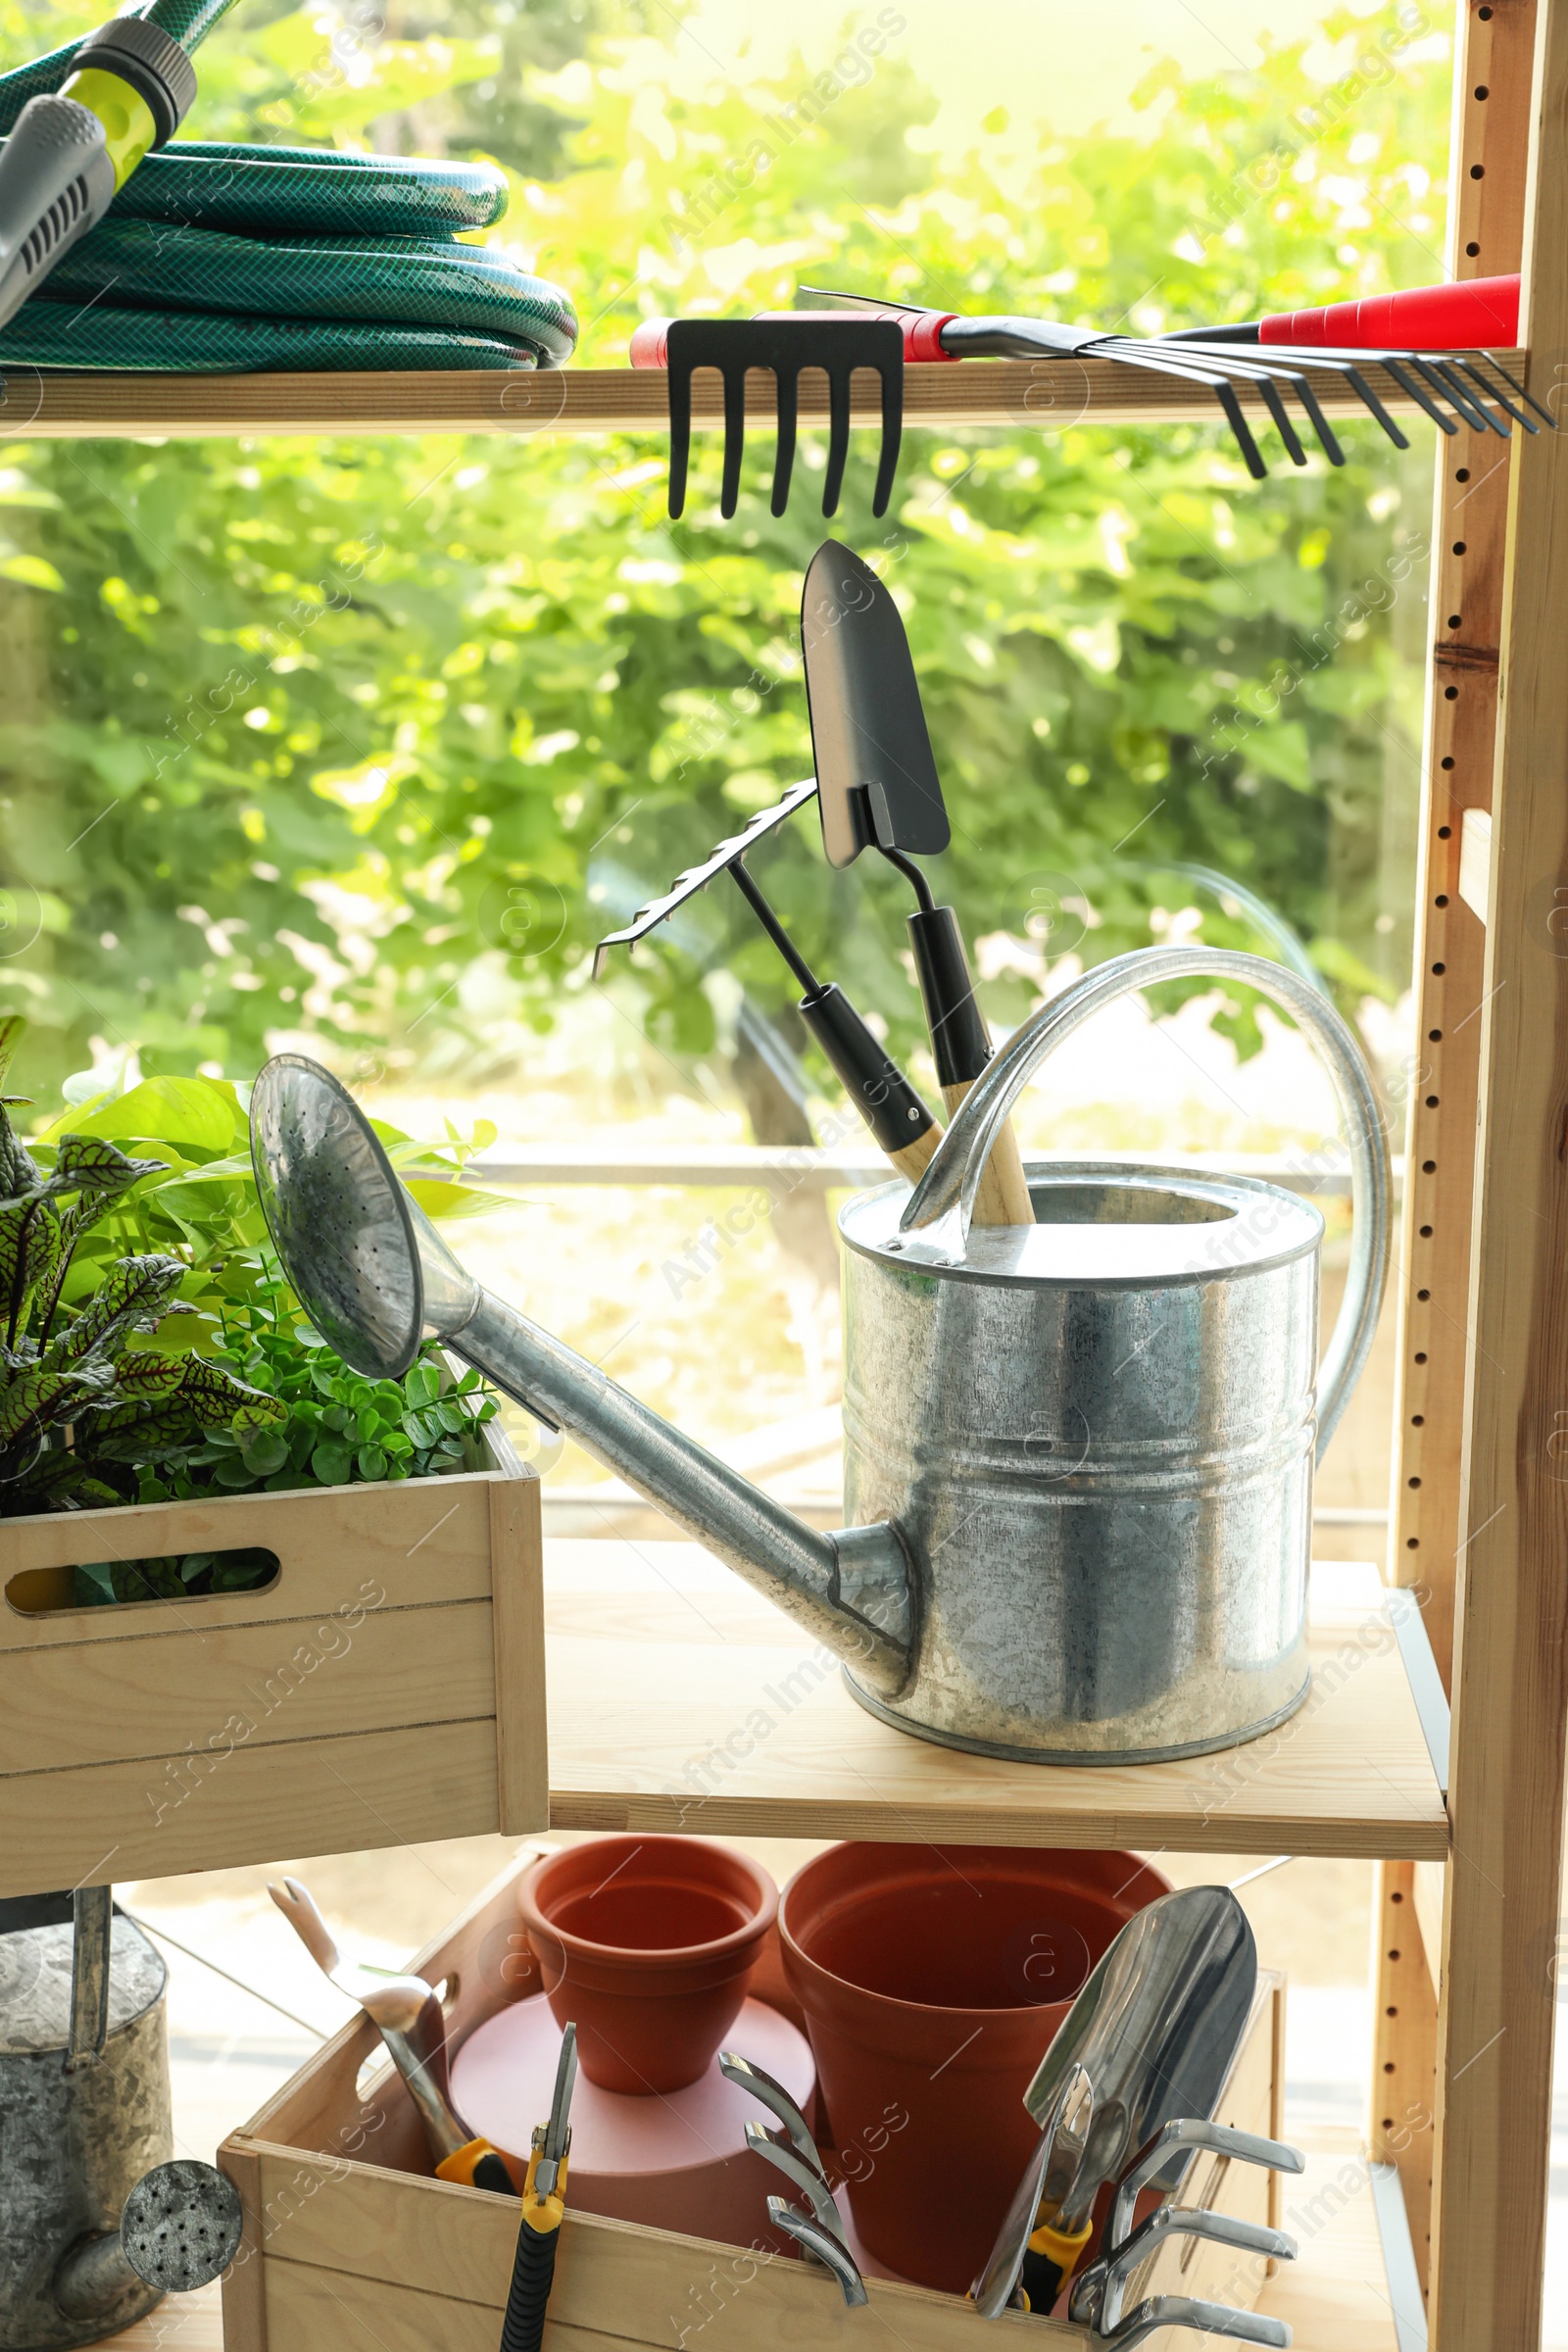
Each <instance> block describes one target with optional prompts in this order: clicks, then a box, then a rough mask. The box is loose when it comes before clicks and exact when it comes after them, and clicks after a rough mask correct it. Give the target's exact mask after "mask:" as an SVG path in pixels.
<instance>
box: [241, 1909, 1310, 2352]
mask: <svg viewBox="0 0 1568 2352" xmlns="http://www.w3.org/2000/svg"><path fill="white" fill-rule="evenodd" d="M515 1878H516V1872H515V1871H512V1872H508V1873H507V1874H506V1875H505V1876H504V1877H503V1878H502V1879H501V1880H499V1881H498V1882H497V1883H496V1885H495V1886H494V1887H491V1888H490V1889H489V1890H488V1891H487V1893H485V1894H484V1895H482V1896H481V1897H480V1898H479V1900H478V1902H477V1903H475V1905H474V1906H473V1908H472V1909H471V1910H470V1911H469V1912H468V1913H467V1914H466V1917H465V1918H464V1919H462V1920H460V1921H459V1922H458V1924H457V1926H456V1927H455V1928H453V1929H452V1930H451V1931H450V1932H449V1933H448V1934H447V1935H446V1936H442V1937H439V1938H438V1939H437V1941H436V1942H435V1943H434V1944H432V1945H431V1947H430V1948H429V1950H428V1951H426V1952H425V1953H423V1954H421V1955H420V1957H419V1959H418V1960H417V1961H416V1962H415V1964H414V1965H415V1968H416V1970H417V1973H418V1974H419V1975H421V1976H423V1977H424V1978H425V1979H426V1980H427V1981H428V1982H429V1983H430V1984H431V1985H438V1986H442V1987H443V2000H444V2003H445V2006H446V2009H447V2014H448V2021H449V2029H450V2034H451V2039H452V2043H453V2046H454V2047H456V2046H458V2045H459V2044H461V2043H462V2041H463V2040H464V2039H465V2037H466V2035H467V2034H470V2033H471V2032H472V2031H473V2029H474V2027H475V2026H477V2025H479V2024H481V2023H482V2022H483V2020H484V2019H485V2018H487V2017H489V2016H491V2015H493V2014H494V2012H495V2011H496V2010H497V2009H498V2008H500V2007H501V2006H503V2005H504V2004H505V2003H506V2002H507V2001H508V2000H510V1999H514V1998H516V1997H517V1996H518V1995H519V1994H521V1993H526V1992H530V1991H534V1990H537V1989H538V1988H539V1980H538V1976H537V1972H536V1968H535V1964H534V1962H533V1959H532V1955H531V1953H530V1952H529V1950H528V1946H527V1941H526V1938H525V1937H524V1936H523V1935H522V1932H521V1925H520V1922H519V1920H518V1917H517V1909H516V1889H515ZM769 1973H770V1972H769V1969H768V1963H767V1962H766V1961H765V1960H764V1963H763V1968H762V1970H761V1971H760V1977H763V1976H766V1975H768V1974H769ZM780 1985H781V1981H780ZM753 1990H754V1992H756V1993H757V1994H759V1995H760V1997H761V1998H763V1999H769V1998H772V1997H773V1985H772V1984H770V1983H766V1982H760V1981H754V1985H753ZM1283 1994H1284V1987H1283V1983H1282V1980H1280V1979H1279V1978H1277V1977H1265V1978H1264V1979H1263V1980H1262V1982H1261V1985H1260V1991H1259V1998H1258V2001H1257V2005H1256V2007H1255V2009H1254V2012H1253V2017H1252V2026H1251V2032H1250V2036H1249V2038H1248V2041H1247V2044H1246V2047H1245V2048H1244V2050H1243V2052H1242V2055H1241V2057H1240V2059H1239V2060H1238V2062H1237V2065H1236V2067H1235V2069H1234V2070H1233V2073H1232V2077H1231V2081H1230V2082H1229V2084H1228V2085H1227V2088H1226V2092H1225V2096H1224V2098H1223V2100H1222V2103H1221V2105H1220V2108H1219V2111H1218V2112H1219V2117H1220V2120H1221V2121H1222V2122H1225V2123H1231V2124H1235V2125H1236V2126H1238V2127H1239V2128H1240V2129H1241V2130H1243V2131H1255V2132H1263V2133H1267V2134H1269V2135H1270V2136H1277V2135H1278V2132H1277V2126H1278V2120H1279V2101H1280V2082H1281V2080H1282V2063H1281V2062H1282V2055H1283ZM786 1997H787V1996H786ZM376 2047H377V2045H376V2037H375V2033H374V2029H373V2028H372V2027H370V2026H369V2025H368V2022H365V2021H361V2022H359V2023H356V2024H354V2025H351V2026H348V2027H346V2028H345V2029H344V2031H343V2032H342V2033H341V2034H338V2036H337V2038H336V2039H335V2040H334V2041H332V2042H330V2043H328V2045H327V2046H326V2048H325V2049H324V2050H322V2051H321V2052H320V2053H319V2056H318V2057H316V2058H313V2059H312V2060H311V2061H310V2063H309V2065H307V2066H306V2067H305V2068H303V2069H302V2071H301V2072H300V2073H299V2074H298V2075H296V2076H295V2078H294V2080H293V2081H292V2082H290V2083H289V2084H288V2085H287V2086H286V2087H285V2088H284V2089H283V2090H282V2091H280V2092H279V2093H278V2095H277V2097H276V2098H274V2099H273V2100H271V2101H270V2103H269V2105H268V2106H266V2107H265V2108H264V2109H263V2110H262V2112H261V2113H260V2114H259V2115H258V2116H256V2117H255V2118H254V2120H253V2121H252V2122H251V2123H249V2124H247V2125H246V2126H245V2127H244V2129H243V2130H242V2131H238V2132H235V2133H234V2134H233V2135H232V2136H231V2137H230V2138H229V2139H228V2140H227V2141H225V2143H224V2145H223V2146H222V2148H221V2149H220V2151H219V2162H220V2164H221V2166H222V2168H223V2170H224V2171H225V2172H226V2173H227V2174H228V2176H229V2178H230V2179H231V2180H233V2181H234V2182H235V2184H236V2186H237V2187H238V2188H239V2190H240V2193H241V2196H242V2197H243V2199H244V2202H245V2215H246V2226H245V2240H244V2243H243V2245H242V2246H241V2249H240V2253H239V2258H238V2260H237V2261H236V2263H235V2265H234V2268H233V2270H232V2271H231V2272H230V2273H229V2275H228V2277H227V2278H226V2279H225V2281H224V2286H223V2331H224V2334H223V2340H224V2345H225V2352H430V2348H431V2347H432V2346H439V2347H440V2352H495V2347H496V2345H497V2344H498V2343H499V2341H500V2337H501V2319H502V2313H503V2311H504V2309H505V2305H506V2299H507V2288H508V2284H509V2282H510V2279H511V2276H512V2264H513V2255H514V2250H515V2244H516V2235H517V2207H516V2205H515V2203H514V2202H513V2200H512V2199H511V2198H508V2197H496V2196H490V2195H487V2194H486V2193H485V2192H484V2191H483V2190H481V2189H473V2188H461V2187H457V2186H454V2185H451V2184H449V2183H448V2182H446V2181H442V2180H432V2179H431V2178H430V2177H429V2157H428V2155H427V2153H426V2151H425V2148H424V2144H423V2140H422V2136H421V2133H420V2130H419V2126H418V2123H417V2118H416V2117H415V2115H414V2112H413V2110H412V2108H411V2107H410V2104H409V2101H408V2098H407V2095H406V2093H405V2092H404V2090H403V2087H402V2084H401V2083H400V2082H398V2081H397V2080H396V2079H395V2078H390V2077H388V2076H386V2075H385V2074H384V2073H383V2074H381V2075H380V2077H379V2079H378V2080H377V2081H375V2082H374V2083H373V2085H372V2086H368V2088H367V2090H366V2091H365V2093H364V2094H363V2095H362V2092H361V2090H360V2087H359V2084H360V2081H361V2077H362V2073H363V2071H364V2070H365V2069H366V2067H367V2062H368V2061H373V2060H374V2058H375V2054H376ZM528 2120H529V2121H532V2120H534V2119H528ZM1276 2193H1277V2183H1276V2182H1275V2181H1274V2180H1273V2179H1272V2177H1271V2176H1270V2175H1268V2174H1265V2173H1261V2172H1257V2171H1255V2170H1253V2169H1251V2168H1250V2167H1247V2166H1243V2165H1232V2166H1229V2167H1224V2166H1220V2167H1215V2166H1213V2165H1208V2166H1207V2167H1206V2168H1205V2167H1204V2166H1203V2164H1202V2161H1201V2160H1200V2164H1199V2165H1198V2166H1195V2168H1194V2170H1193V2174H1192V2176H1191V2178H1190V2179H1189V2180H1188V2181H1187V2182H1186V2183H1185V2184H1184V2200H1185V2201H1188V2202H1192V2201H1195V2200H1196V2199H1199V2198H1201V2199H1202V2200H1203V2201H1204V2202H1206V2203H1208V2204H1210V2205H1212V2206H1214V2207H1216V2208H1218V2209H1219V2210H1221V2211H1224V2212H1227V2213H1235V2214H1241V2215H1244V2216H1246V2217H1247V2218H1248V2219H1250V2220H1253V2221H1263V2220H1267V2219H1269V2218H1271V2214H1272V2210H1273V2206H1274V2203H1275V2198H1276ZM1192 2247H1196V2252H1194V2251H1190V2250H1189V2249H1190V2248H1192ZM1266 2269H1267V2266H1266V2265H1265V2264H1261V2263H1256V2262H1253V2263H1241V2262H1239V2261H1238V2258H1237V2257H1236V2256H1235V2255H1234V2254H1231V2253H1228V2252H1227V2251H1226V2250H1225V2249H1223V2248H1219V2247H1209V2246H1197V2242H1196V2241H1188V2244H1187V2245H1186V2246H1184V2245H1182V2244H1180V2243H1173V2244H1171V2245H1170V2247H1169V2248H1168V2249H1167V2251H1166V2252H1165V2253H1164V2254H1163V2255H1162V2256H1161V2257H1160V2260H1159V2264H1158V2266H1157V2268H1156V2269H1155V2270H1154V2271H1153V2272H1152V2274H1151V2276H1150V2277H1149V2278H1147V2279H1143V2280H1140V2282H1139V2292H1140V2294H1157V2293H1177V2294H1187V2295H1196V2296H1200V2297H1212V2298H1216V2299H1222V2300H1226V2301H1229V2302H1232V2303H1240V2304H1244V2305H1245V2304H1250V2303H1252V2302H1255V2300H1256V2298H1257V2296H1258V2294H1259V2293H1260V2292H1261V2291H1262V2286H1263V2282H1264V2278H1265V2276H1266ZM867 2283H868V2286H869V2290H870V2307H869V2309H868V2310H858V2311H848V2310H846V2308H845V2306H844V2304H843V2302H842V2300H841V2298H840V2295H839V2290H838V2287H837V2286H836V2285H835V2284H834V2282H833V2280H832V2279H831V2278H828V2276H827V2274H826V2273H825V2272H824V2271H821V2270H817V2269H815V2268H813V2267H812V2266H809V2265H808V2264H806V2263H804V2262H799V2261H794V2260H790V2259H787V2258H778V2257H772V2256H768V2255H766V2254H759V2253H757V2252H754V2251H753V2250H752V2249H750V2248H748V2247H743V2246H733V2245H723V2244H719V2243H717V2242H716V2241H713V2240H710V2239H705V2238H701V2237H697V2236H686V2235H682V2234H678V2233H676V2232H673V2231H669V2230H662V2229H645V2228H642V2227H639V2226H637V2225H636V2224H633V2223H629V2222H619V2221H610V2220H606V2219H604V2218H602V2217H601V2216H599V2215H597V2214H587V2213H574V2212H572V2211H571V2209H570V2190H569V2186H568V2191H567V2212H566V2219H565V2224H564V2229H563V2230H562V2239H561V2251H560V2255H559V2258H558V2261H557V2268H556V2283H555V2289H554V2292H553V2294H552V2297H551V2303H550V2324H549V2327H548V2328H547V2331H546V2337H545V2341H546V2344H547V2346H548V2347H550V2352H686V2348H687V2347H690V2346H693V2345H700V2347H701V2352H758V2347H759V2346H771V2345H786V2346H789V2347H791V2352H855V2347H857V2346H858V2347H860V2352H870V2348H872V2347H874V2348H875V2352H962V2348H963V2347H965V2346H967V2347H969V2348H970V2352H975V2348H976V2347H977V2346H981V2345H983V2344H984V2343H985V2342H986V2341H987V2340H990V2339H989V2334H988V2332H982V2329H983V2327H984V2324H983V2323H982V2322H980V2321H979V2320H978V2319H977V2316H976V2314H975V2311H974V2309H973V2306H972V2305H970V2304H968V2303H966V2302H964V2301H962V2300H960V2299H959V2298H958V2297H957V2296H955V2295H945V2294H936V2293H933V2292H931V2291H930V2290H929V2289H927V2288H925V2287H919V2286H906V2285H902V2284H897V2283H895V2282H893V2281H890V2280H878V2279H872V2280H869V2281H868V2282H867ZM996 2325H997V2326H998V2327H1002V2328H1004V2329H1009V2328H1020V2327H1021V2328H1025V2329H1027V2330H1029V2334H1028V2341H1029V2342H1031V2343H1039V2344H1042V2345H1047V2346H1050V2345H1061V2346H1063V2347H1065V2346H1069V2345H1071V2346H1077V2347H1080V2348H1081V2347H1083V2346H1085V2345H1087V2344H1088V2342H1089V2336H1088V2332H1087V2330H1086V2329H1084V2328H1081V2327H1071V2326H1068V2325H1066V2324H1065V2323H1063V2322H1059V2321H1054V2320H1042V2319H1036V2318H1031V2317H1028V2316H1026V2315H1024V2314H1018V2315H1016V2316H1014V2315H1013V2314H1011V2313H1009V2314H1007V2315H1006V2317H1005V2318H1004V2319H1003V2320H1001V2321H999V2322H998V2323H996ZM998 2340H1000V2342H1001V2343H1003V2344H1006V2343H1009V2342H1012V2341H1014V2340H1015V2339H1014V2338H1013V2337H1011V2336H1008V2335H1004V2336H1003V2337H1001V2338H1000V2339H998ZM1171 2340H1172V2352H1177V2348H1179V2346H1180V2344H1181V2343H1182V2342H1183V2341H1184V2340H1185V2341H1187V2342H1191V2340H1192V2339H1191V2338H1190V2337H1188V2338H1185V2339H1183V2338H1180V2337H1173V2338H1172V2339H1171ZM1020 2352H1021V2347H1020ZM1159 2352H1165V2347H1164V2346H1163V2344H1161V2345H1160V2346H1159Z"/></svg>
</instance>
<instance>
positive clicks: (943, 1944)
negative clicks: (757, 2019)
mask: <svg viewBox="0 0 1568 2352" xmlns="http://www.w3.org/2000/svg"><path fill="white" fill-rule="evenodd" d="M1169 1892H1170V1882H1169V1881H1168V1880H1167V1879H1165V1878H1163V1877H1162V1876H1161V1874H1160V1873H1159V1872H1158V1871H1157V1870H1152V1869H1151V1868H1150V1867H1149V1865H1148V1864H1147V1863H1143V1862H1140V1861H1139V1860H1138V1858H1137V1856H1136V1855H1134V1854H1123V1853H1080V1852H1076V1851H1055V1850H1049V1849H1048V1850H1045V1851H1038V1852H1037V1851H1030V1850H1027V1849H1021V1850H1017V1851H1014V1850H1013V1849H1011V1848H1008V1847H1005V1846H985V1845H982V1846H974V1845H958V1846H924V1845H922V1846H896V1845H836V1846H833V1847H832V1848H830V1850H829V1851H828V1852H827V1853H825V1854H819V1855H818V1856H817V1858H816V1860H815V1861H814V1862H808V1863H807V1865H806V1867H805V1869H804V1870H800V1871H798V1872H797V1873H796V1875H795V1877H794V1878H793V1879H791V1881H790V1883H789V1885H788V1887H786V1888H785V1890H784V1897H783V1901H782V1903H781V1905H780V1909H779V1935H780V1938H781V1941H782V1944H783V1950H784V1968H785V1974H786V1975H787V1977H788V1979H789V1982H790V1985H791V1988H792V1990H793V1991H794V1992H795V1994H796V1997H797V1998H798V1999H799V2001H800V2002H801V2004H802V2006H803V2008H804V2009H805V2011H806V2019H807V2030H808V2032H809V2035H810V2041H811V2049H812V2052H813V2054H814V2056H815V2059H816V2065H817V2080H818V2084H819V2087H820V2091H821V2095H822V2098H823V2100H824V2102H825V2105H826V2109H827V2114H828V2119H829V2124H830V2131H829V2137H830V2139H831V2142H832V2144H833V2146H834V2147H835V2148H836V2149H837V2150H838V2153H839V2159H840V2162H841V2164H842V2166H843V2168H844V2172H845V2175H846V2178H847V2180H848V2182H849V2194H850V2205H851V2209H852V2211H853V2213H854V2216H855V2225H856V2229H858V2232H859V2235H860V2237H861V2239H862V2241H863V2242H864V2244H865V2246H866V2248H867V2249H868V2251H869V2252H870V2253H872V2254H874V2255H875V2256H876V2258H877V2260H878V2261H879V2262H882V2263H885V2264H886V2265H887V2267H888V2268H889V2269H890V2270H892V2271H895V2272H897V2273H898V2274H899V2276H900V2277H901V2278H912V2279H915V2280H917V2281H918V2282H919V2284H921V2285H922V2286H934V2287H943V2288H946V2289H947V2290H948V2291H949V2292H951V2293H954V2294H962V2293H963V2292H964V2291H965V2290H966V2289H967V2288H968V2286H969V2285H970V2283H971V2282H972V2280H973V2279H974V2278H975V2277H976V2275H977V2273H978V2272H979V2271H980V2269H981V2267H982V2265H983V2263H984V2261H985V2258H986V2256H987V2254H988V2253H989V2252H990V2250H991V2245H992V2241H993V2239H994V2237H995V2235H996V2232H997V2229H998V2227H999V2225H1000V2223H1001V2221H1002V2217H1003V2215H1004V2214H1005V2211H1006V2209H1007V2203H1008V2200H1009V2198H1010V2197H1011V2195H1012V2193H1013V2190H1014V2189H1015V2188H1016V2186H1017V2184H1018V2178H1019V2175H1020V2174H1021V2173H1022V2171H1023V2168H1024V2165H1025V2164H1026V2163H1027V2161H1028V2159H1029V2156H1030V2154H1031V2152H1032V2151H1033V2149H1034V2147H1035V2146H1036V2144H1037V2142H1038V2137H1039V2134H1038V2132H1037V2131H1036V2129H1035V2126H1034V2124H1033V2123H1032V2122H1031V2120H1030V2118H1029V2116H1028V2114H1027V2113H1026V2111H1025V2109H1024V2107H1023V2104H1022V2100H1023V2094H1024V2091H1025V2089H1026V2088H1027V2087H1028V2083H1029V2079H1030V2077H1031V2076H1032V2075H1033V2073H1034V2071H1035V2068H1036V2067H1037V2066H1038V2065H1039V2063H1040V2060H1041V2058H1042V2057H1043V2056H1044V2054H1045V2052H1046V2050H1047V2049H1048V2048H1049V2047H1050V2044H1051V2042H1052V2040H1053V2039H1054V2035H1055V2034H1056V2032H1057V2030H1058V2028H1059V2027H1060V2025H1061V2024H1062V2021H1063V2020H1064V2018H1065V2017H1066V2015H1067V2011H1068V2009H1069V2008H1070V2007H1071V2005H1072V2000H1073V1996H1074V1995H1075V1994H1076V1993H1077V1991H1078V1990H1079V1988H1080V1986H1081V1985H1082V1984H1083V1982H1084V1979H1085V1978H1086V1977H1087V1976H1088V1974H1089V1972H1090V1970H1091V1969H1092V1968H1093V1967H1094V1965H1095V1963H1096V1961H1097V1960H1099V1959H1100V1958H1101V1956H1102V1954H1103V1952H1104V1950H1105V1948H1106V1946H1107V1945H1108V1944H1109V1943H1110V1942H1111V1940H1112V1938H1113V1937H1114V1936H1116V1935H1117V1934H1118V1933H1119V1931H1120V1930H1121V1929H1122V1928H1123V1927H1125V1925H1126V1924H1127V1922H1128V1920H1129V1919H1131V1918H1132V1917H1133V1915H1134V1913H1135V1912H1138V1911H1141V1910H1142V1909H1143V1907H1144V1905H1145V1904H1146V1903H1152V1901H1153V1900H1154V1899H1155V1897H1156V1896H1158V1895H1161V1894H1168V1893H1169Z"/></svg>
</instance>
